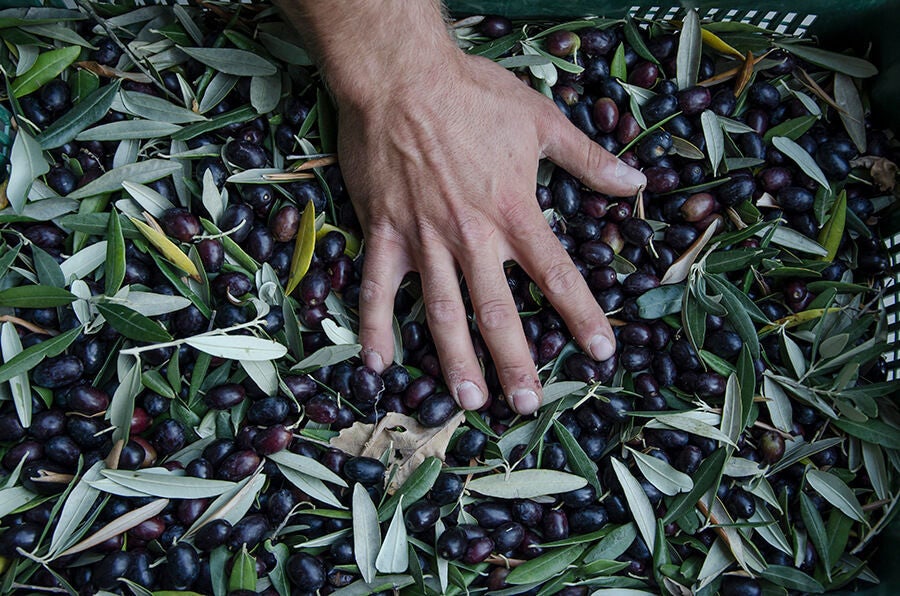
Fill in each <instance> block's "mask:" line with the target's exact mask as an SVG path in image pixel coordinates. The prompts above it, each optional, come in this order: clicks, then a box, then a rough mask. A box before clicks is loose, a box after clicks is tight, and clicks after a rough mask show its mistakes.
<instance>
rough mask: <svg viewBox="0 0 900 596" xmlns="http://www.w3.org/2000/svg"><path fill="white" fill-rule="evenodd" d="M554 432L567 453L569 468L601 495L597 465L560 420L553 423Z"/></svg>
mask: <svg viewBox="0 0 900 596" xmlns="http://www.w3.org/2000/svg"><path fill="white" fill-rule="evenodd" d="M553 431H554V433H555V434H556V436H557V437H558V438H559V442H560V444H561V445H562V448H563V450H564V451H565V452H566V457H567V459H568V462H569V467H571V469H572V471H573V472H575V473H577V474H578V475H579V476H581V477H582V478H585V479H587V481H588V483H589V484H590V485H591V486H593V487H594V490H596V491H597V494H601V493H602V492H603V491H602V490H601V487H600V481H599V480H598V478H597V464H596V463H594V462H593V461H592V460H591V458H589V457H588V456H587V453H585V452H584V449H583V448H582V447H581V445H579V444H578V441H577V440H576V439H575V437H574V436H572V433H571V432H569V429H567V428H566V427H565V426H563V425H562V424H561V423H560V422H559V421H558V420H554V421H553Z"/></svg>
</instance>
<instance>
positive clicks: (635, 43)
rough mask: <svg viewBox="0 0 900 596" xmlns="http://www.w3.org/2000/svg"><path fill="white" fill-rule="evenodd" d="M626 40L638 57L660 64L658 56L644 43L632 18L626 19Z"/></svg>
mask: <svg viewBox="0 0 900 596" xmlns="http://www.w3.org/2000/svg"><path fill="white" fill-rule="evenodd" d="M625 39H626V40H627V41H628V44H629V45H630V46H631V48H632V49H633V50H634V51H635V52H636V53H637V55H638V56H640V57H641V58H643V59H644V60H649V61H650V62H652V63H653V64H659V60H657V59H656V56H654V55H653V52H651V51H650V48H648V47H647V44H646V43H644V37H643V35H641V31H640V29H639V28H638V26H637V24H635V22H634V19H633V18H631V17H630V16H629V17H626V18H625Z"/></svg>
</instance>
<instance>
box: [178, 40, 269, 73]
mask: <svg viewBox="0 0 900 596" xmlns="http://www.w3.org/2000/svg"><path fill="white" fill-rule="evenodd" d="M179 49H180V50H181V51H182V52H184V53H185V54H187V55H188V56H190V57H191V58H193V59H195V60H197V61H198V62H200V63H202V64H205V65H206V66H209V67H210V68H212V69H213V70H217V71H219V72H224V73H225V74H230V75H236V76H239V77H253V76H269V75H273V74H275V73H276V72H278V69H277V68H276V67H275V65H274V64H272V63H271V62H269V61H268V60H266V59H265V58H262V57H260V56H257V55H256V54H254V53H252V52H248V51H246V50H238V49H235V48H187V47H181V48H179Z"/></svg>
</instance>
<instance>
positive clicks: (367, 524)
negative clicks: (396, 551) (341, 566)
mask: <svg viewBox="0 0 900 596" xmlns="http://www.w3.org/2000/svg"><path fill="white" fill-rule="evenodd" d="M380 548H381V529H380V528H379V527H378V512H377V511H375V505H374V504H373V503H372V499H371V497H369V493H368V492H366V489H365V488H363V486H362V485H361V484H359V483H357V484H355V485H354V486H353V554H354V556H355V557H356V566H357V567H359V572H360V574H361V575H362V576H363V579H364V580H365V581H366V582H371V581H373V580H374V579H375V571H376V569H375V559H376V557H377V556H378V551H379V549H380Z"/></svg>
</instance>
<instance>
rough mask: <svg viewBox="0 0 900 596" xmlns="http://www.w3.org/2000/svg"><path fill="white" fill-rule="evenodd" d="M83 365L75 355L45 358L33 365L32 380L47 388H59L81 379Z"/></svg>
mask: <svg viewBox="0 0 900 596" xmlns="http://www.w3.org/2000/svg"><path fill="white" fill-rule="evenodd" d="M83 372H84V365H83V364H82V362H81V360H80V359H79V358H78V357H77V356H57V357H55V358H47V359H46V360H44V361H43V362H41V363H40V364H38V365H37V367H35V369H34V372H33V373H32V380H33V381H34V383H35V384H36V385H40V386H41V387H46V388H48V389H59V388H60V387H65V386H66V385H71V384H72V383H74V382H76V381H78V380H79V379H81V375H82V374H83Z"/></svg>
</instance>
